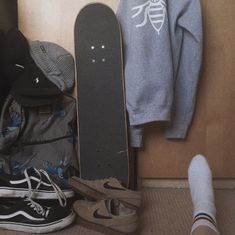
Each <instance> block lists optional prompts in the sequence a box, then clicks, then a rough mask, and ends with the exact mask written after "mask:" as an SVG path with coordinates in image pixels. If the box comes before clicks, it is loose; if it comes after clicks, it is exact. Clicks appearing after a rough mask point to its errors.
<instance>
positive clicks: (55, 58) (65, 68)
mask: <svg viewBox="0 0 235 235" xmlns="http://www.w3.org/2000/svg"><path fill="white" fill-rule="evenodd" d="M29 46H30V54H31V56H32V57H33V59H34V61H35V63H36V64H37V66H38V67H39V68H40V69H41V70H42V72H43V73H44V75H45V76H46V77H47V78H48V79H49V80H50V81H51V82H53V83H54V84H55V85H56V86H58V87H59V89H60V90H61V91H63V92H70V91H71V89H72V88H73V86H74V83H75V65H74V59H73V56H72V55H71V54H70V53H69V52H68V51H66V50H65V49H64V48H62V47H60V46H59V45H57V44H55V43H52V42H41V41H33V42H30V43H29Z"/></svg>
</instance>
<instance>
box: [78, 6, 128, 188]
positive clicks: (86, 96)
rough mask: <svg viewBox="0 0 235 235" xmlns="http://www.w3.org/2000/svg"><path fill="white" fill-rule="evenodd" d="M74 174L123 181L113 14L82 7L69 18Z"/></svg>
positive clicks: (122, 115)
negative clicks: (74, 85)
mask: <svg viewBox="0 0 235 235" xmlns="http://www.w3.org/2000/svg"><path fill="white" fill-rule="evenodd" d="M74 33H75V58H76V68H77V98H78V102H77V105H78V109H77V110H78V142H79V143H78V146H79V147H78V149H79V151H78V158H79V166H80V176H81V178H83V179H88V180H95V179H104V178H108V177H115V178H117V179H119V180H120V181H121V182H122V183H123V185H125V186H128V184H129V148H128V135H127V132H128V130H127V117H126V105H125V94H124V78H123V59H122V39H121V32H120V26H119V23H118V21H117V18H116V16H115V14H114V12H113V11H112V10H111V9H110V8H109V7H108V6H106V5H103V4H100V3H94V4H89V5H87V6H85V7H84V8H83V9H82V10H81V11H80V13H79V14H78V16H77V19H76V22H75V31H74Z"/></svg>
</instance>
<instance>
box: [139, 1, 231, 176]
mask: <svg viewBox="0 0 235 235" xmlns="http://www.w3.org/2000/svg"><path fill="white" fill-rule="evenodd" d="M201 3H202V11H203V21H204V58H203V66H202V71H201V78H200V84H199V89H198V99H197V107H196V113H195V117H194V120H193V123H192V126H191V129H190V131H189V135H188V138H187V139H186V140H185V141H179V140H178V141H176V140H166V139H165V138H164V137H163V127H162V125H157V124H154V125H148V126H146V128H145V148H144V149H143V150H141V151H140V154H139V173H140V176H141V177H144V178H155V177H160V178H161V177H162V178H166V177H167V178H182V177H187V168H188V164H189V162H190V161H191V158H192V157H193V155H195V154H197V153H202V154H205V155H206V156H207V158H208V161H209V163H210V165H211V168H212V170H213V175H214V176H215V177H225V178H230V177H235V170H234V169H235V154H234V153H235V131H234V130H235V79H234V74H235V32H234V20H235V2H234V1H232V0H226V1H223V2H222V1H219V0H215V1H213V4H212V3H211V1H210V0H202V1H201Z"/></svg>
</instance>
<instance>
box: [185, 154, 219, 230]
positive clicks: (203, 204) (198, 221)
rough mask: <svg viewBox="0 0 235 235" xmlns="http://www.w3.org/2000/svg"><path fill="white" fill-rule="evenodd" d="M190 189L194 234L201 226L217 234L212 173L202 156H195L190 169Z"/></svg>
mask: <svg viewBox="0 0 235 235" xmlns="http://www.w3.org/2000/svg"><path fill="white" fill-rule="evenodd" d="M188 179H189V187H190V192H191V196H192V202H193V217H194V224H193V228H192V232H193V231H194V230H195V229H196V228H197V227H199V226H201V225H205V226H209V227H210V228H211V229H213V230H215V231H216V232H218V231H217V229H216V218H215V217H216V209H215V204H214V192H213V185H212V173H211V170H210V167H209V165H208V162H207V160H206V159H205V157H203V156H202V155H197V156H195V157H194V158H193V159H192V161H191V164H190V166H189V169H188Z"/></svg>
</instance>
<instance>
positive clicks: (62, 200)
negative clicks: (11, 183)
mask: <svg viewBox="0 0 235 235" xmlns="http://www.w3.org/2000/svg"><path fill="white" fill-rule="evenodd" d="M33 170H34V171H35V172H36V173H37V175H38V176H39V182H38V184H37V186H36V188H35V189H33V188H32V184H31V181H30V176H29V174H28V169H25V171H24V175H25V178H26V181H27V184H28V188H29V195H28V198H29V199H30V198H31V197H32V195H33V193H34V192H35V191H37V190H38V188H39V187H40V185H41V183H42V175H43V176H45V177H46V178H47V180H48V181H49V183H50V185H51V186H52V188H53V189H54V191H55V193H56V196H57V198H58V201H59V203H60V205H61V206H62V207H66V205H67V199H66V196H65V194H64V193H63V191H62V190H61V189H60V187H59V186H58V185H57V184H56V183H55V182H54V181H53V180H52V179H51V178H50V176H49V175H48V173H47V172H46V171H44V170H42V169H40V170H38V169H36V168H33Z"/></svg>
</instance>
